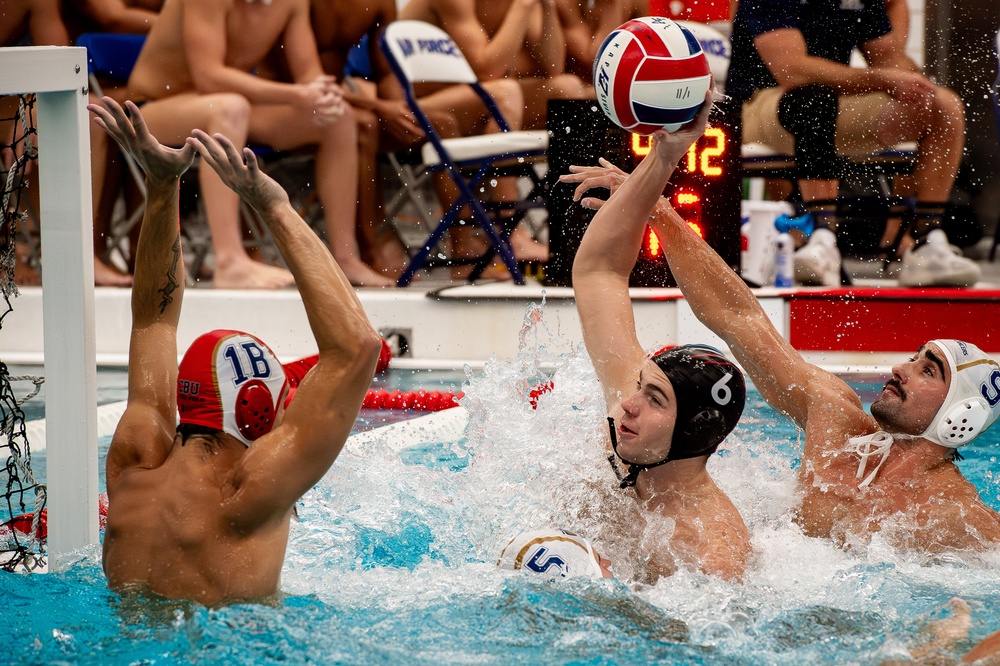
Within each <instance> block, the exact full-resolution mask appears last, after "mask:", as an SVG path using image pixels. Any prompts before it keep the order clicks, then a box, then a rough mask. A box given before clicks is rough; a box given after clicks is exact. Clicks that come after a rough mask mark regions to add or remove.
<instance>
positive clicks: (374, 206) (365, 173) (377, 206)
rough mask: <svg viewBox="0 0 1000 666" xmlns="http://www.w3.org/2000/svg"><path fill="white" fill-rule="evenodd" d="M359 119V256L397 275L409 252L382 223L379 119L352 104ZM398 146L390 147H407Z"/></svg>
mask: <svg viewBox="0 0 1000 666" xmlns="http://www.w3.org/2000/svg"><path fill="white" fill-rule="evenodd" d="M354 113H355V115H356V117H357V121H358V234H357V236H358V242H359V243H360V250H361V257H362V259H363V260H364V261H365V262H367V263H368V265H369V266H371V267H372V268H373V269H375V271H377V272H379V273H383V274H385V275H386V276H388V277H390V278H393V279H395V278H398V277H399V276H400V275H401V274H402V273H403V271H404V270H405V269H406V266H407V264H408V263H409V255H408V254H407V253H406V250H405V249H404V248H403V246H402V244H401V243H400V240H399V238H397V237H396V234H394V233H393V232H392V230H391V229H389V228H388V225H386V224H385V211H384V210H383V203H384V196H385V195H384V192H383V189H382V178H381V177H380V175H379V168H378V153H379V134H380V128H379V119H378V116H377V115H375V113H374V112H373V111H370V110H368V109H361V108H357V107H355V109H354ZM408 147H409V146H400V147H397V148H394V149H393V150H399V149H401V148H408Z"/></svg>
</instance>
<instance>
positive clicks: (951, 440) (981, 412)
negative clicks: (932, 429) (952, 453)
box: [937, 398, 992, 447]
mask: <svg viewBox="0 0 1000 666" xmlns="http://www.w3.org/2000/svg"><path fill="white" fill-rule="evenodd" d="M991 416H992V410H991V409H990V406H989V404H988V403H987V402H986V400H984V399H983V398H968V399H967V400H963V401H962V402H960V403H959V404H957V405H953V406H952V407H951V408H950V409H949V410H948V411H947V412H945V413H944V414H942V415H941V419H940V420H939V421H938V424H937V437H938V440H939V442H940V444H941V445H942V446H951V447H958V446H962V445H963V444H968V443H969V442H971V441H972V440H974V439H975V438H976V437H978V436H979V435H980V434H982V433H983V432H984V431H985V430H986V429H987V428H989V427H990V425H991V424H992V421H991Z"/></svg>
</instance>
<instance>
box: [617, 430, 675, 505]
mask: <svg viewBox="0 0 1000 666" xmlns="http://www.w3.org/2000/svg"><path fill="white" fill-rule="evenodd" d="M608 428H609V429H610V431H611V448H612V449H613V450H614V452H615V454H614V455H613V456H608V462H609V463H611V469H612V470H614V472H615V476H616V477H618V481H619V483H618V487H619V488H631V487H632V486H634V485H635V482H636V480H637V479H638V478H639V474H640V472H645V471H646V470H647V469H653V468H654V467H659V466H660V465H666V464H667V463H668V462H670V454H669V453H667V457H666V458H664V459H663V460H661V461H660V462H656V463H650V464H648V465H640V464H639V463H634V462H632V461H630V460H625V459H624V458H622V456H621V454H620V453H618V435H617V434H616V433H615V420H614V418H612V417H610V416H609V417H608ZM616 457H617V458H618V459H619V460H621V461H622V462H623V463H625V464H626V465H628V466H629V467H628V473H627V474H625V476H622V472H621V470H620V469H618V463H616V462H615V458H616Z"/></svg>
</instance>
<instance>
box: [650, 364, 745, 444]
mask: <svg viewBox="0 0 1000 666" xmlns="http://www.w3.org/2000/svg"><path fill="white" fill-rule="evenodd" d="M653 362H654V363H656V365H657V366H659V368H660V370H662V371H663V374H665V375H666V376H667V379H669V380H670V383H671V384H672V385H673V387H674V395H675V396H676V397H677V422H676V424H675V425H674V439H673V442H671V445H670V453H669V455H668V456H667V458H666V460H665V461H664V462H670V461H671V460H684V459H685V458H695V457H697V456H704V455H709V454H712V453H714V452H715V450H716V449H717V448H719V444H721V443H722V440H724V439H725V438H726V435H728V434H729V433H730V432H732V430H733V428H735V427H736V424H737V423H739V420H740V416H741V415H742V414H743V405H744V404H745V403H746V398H747V387H746V383H745V382H744V381H743V373H742V372H740V369H739V368H738V367H736V365H735V364H734V363H733V362H731V361H730V360H729V359H728V358H726V357H725V356H724V355H723V354H722V352H720V351H719V350H718V349H715V348H714V347H709V346H708V345H682V346H679V347H668V348H665V349H662V350H660V351H659V352H657V353H656V354H654V355H653Z"/></svg>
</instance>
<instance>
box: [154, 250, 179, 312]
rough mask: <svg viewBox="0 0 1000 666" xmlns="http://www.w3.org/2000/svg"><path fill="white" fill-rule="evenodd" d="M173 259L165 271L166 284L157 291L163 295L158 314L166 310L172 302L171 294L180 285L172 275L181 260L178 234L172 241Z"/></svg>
mask: <svg viewBox="0 0 1000 666" xmlns="http://www.w3.org/2000/svg"><path fill="white" fill-rule="evenodd" d="M173 251H174V258H173V260H172V261H171V262H170V269H169V270H168V271H167V283H166V284H165V285H163V287H161V288H160V289H159V292H160V293H161V294H163V300H161V301H160V314H163V312H164V311H165V310H166V309H167V306H168V305H170V304H171V303H173V302H174V297H173V295H172V294H173V293H174V292H175V291H176V290H177V287H179V286H180V285H178V284H177V279H176V278H175V277H174V275H175V274H176V273H177V262H179V261H180V259H181V237H180V234H178V235H177V238H176V239H174V246H173Z"/></svg>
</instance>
